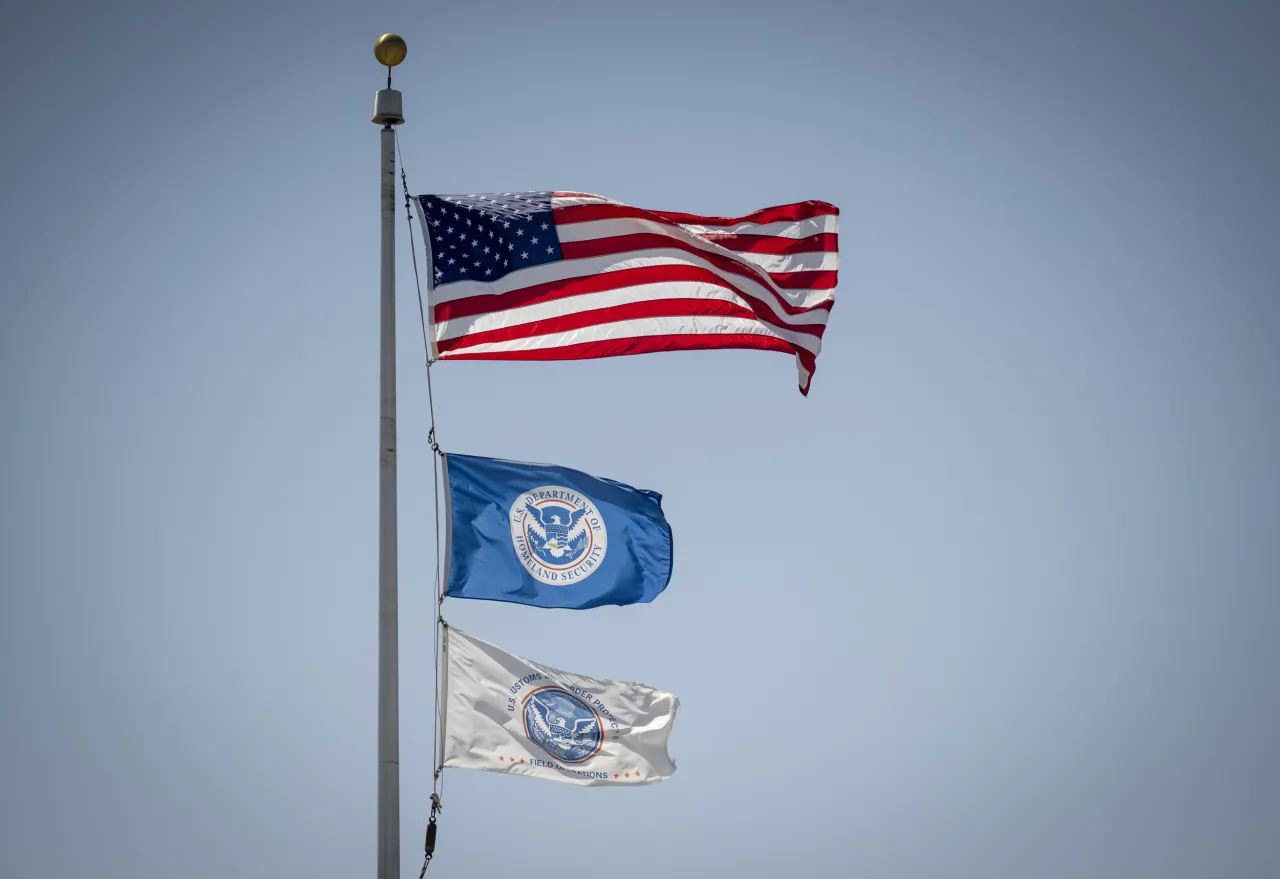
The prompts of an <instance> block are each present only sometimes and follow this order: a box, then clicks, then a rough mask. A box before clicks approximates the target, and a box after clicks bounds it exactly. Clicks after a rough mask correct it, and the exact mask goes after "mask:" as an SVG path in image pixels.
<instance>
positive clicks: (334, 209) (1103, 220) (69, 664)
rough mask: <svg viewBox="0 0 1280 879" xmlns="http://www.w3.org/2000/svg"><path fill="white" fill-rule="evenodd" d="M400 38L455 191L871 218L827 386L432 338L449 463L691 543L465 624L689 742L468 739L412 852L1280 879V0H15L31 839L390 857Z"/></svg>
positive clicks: (347, 870) (9, 574) (848, 277)
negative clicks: (514, 758) (594, 681)
mask: <svg viewBox="0 0 1280 879" xmlns="http://www.w3.org/2000/svg"><path fill="white" fill-rule="evenodd" d="M390 30H394V31H397V32H399V33H401V34H403V35H404V36H405V37H406V39H407V40H408V43H409V56H408V59H407V61H406V62H405V63H404V65H403V66H401V67H400V68H399V69H398V71H397V75H396V85H397V87H398V88H400V89H401V90H403V92H404V96H405V112H406V115H407V117H408V123H407V124H406V125H404V126H403V127H402V128H401V130H400V132H401V137H402V142H403V145H404V154H405V160H406V163H407V165H408V172H409V180H410V184H411V186H412V187H413V188H414V189H415V190H416V191H425V192H479V191H490V190H513V189H544V188H545V189H556V188H563V189H578V190H586V191H592V192H599V193H602V194H605V195H608V196H611V197H613V198H617V199H621V200H623V201H627V202H630V203H633V204H637V205H640V206H644V207H655V208H661V209H666V210H678V211H690V212H702V213H710V214H734V213H742V212H747V211H750V210H753V209H755V208H759V207H764V206H767V205H773V204H779V203H785V202H790V201H797V200H801V199H808V198H818V199H825V200H828V201H831V202H834V203H836V204H837V205H839V206H840V208H841V210H842V230H841V231H842V235H841V251H842V254H841V255H842V264H843V265H842V271H841V282H840V286H839V289H838V291H837V305H836V307H835V310H834V313H833V315H832V319H831V324H830V328H829V331H828V332H827V335H826V340H825V341H826V347H825V349H824V351H823V353H822V355H821V357H820V359H819V361H818V371H817V375H816V377H815V379H814V384H813V392H812V394H811V396H810V397H809V398H808V399H807V400H806V399H803V398H802V397H801V396H800V394H799V393H798V392H797V391H796V387H795V383H796V378H795V368H794V365H793V362H792V360H791V359H790V358H789V357H786V356H782V355H778V354H769V353H759V352H712V353H687V354H664V355H652V356H648V357H636V358H618V359H613V360H599V361H588V362H580V363H563V364H517V363H491V364H484V363H444V364H441V365H440V366H439V368H438V369H436V370H435V375H436V378H437V384H436V401H437V410H438V412H437V414H438V420H439V426H440V437H441V440H442V442H443V444H444V446H445V447H446V448H447V449H450V450H455V451H459V452H466V453H471V454H481V455H495V456H501V457H512V458H519V459H523V460H533V461H547V462H554V463H559V464H564V465H568V466H573V467H578V468H580V469H584V470H587V471H589V472H593V473H596V474H599V475H603V476H609V477H613V478H616V479H621V480H623V481H626V482H629V483H631V484H634V485H637V486H642V487H646V488H653V489H657V490H659V491H661V492H663V493H664V495H665V506H666V509H667V512H668V515H669V518H670V520H671V522H672V524H673V527H674V530H675V535H676V547H677V551H676V566H675V576H674V579H673V582H672V583H671V585H670V587H669V588H668V590H667V592H666V593H665V594H663V595H662V596H661V597H660V598H659V599H658V600H657V601H656V602H654V603H653V604H650V605H644V606H637V607H628V608H605V609H599V610H593V611H584V612H572V611H546V610H536V609H529V608H522V607H516V606H510V605H499V604H491V603H470V604H469V603H466V602H461V601H456V600H451V601H449V602H447V603H446V615H447V616H448V617H449V619H450V620H451V621H452V622H453V623H454V624H456V625H457V626H459V627H460V628H463V629H466V630H468V631H471V632H472V633H474V634H476V635H477V636H479V637H482V638H485V639H487V640H491V641H494V642H496V643H498V644H500V645H501V646H503V647H505V648H507V649H509V650H511V651H513V652H516V653H519V654H523V655H527V656H529V657H531V658H534V659H536V660H538V661H541V662H545V663H548V664H551V665H555V666H559V667H563V668H568V669H572V670H574V671H579V672H582V673H585V674H591V675H597V676H603V677H616V678H625V679H632V680H642V681H645V682H648V683H652V684H654V685H656V686H659V687H662V688H664V689H667V690H670V691H672V692H675V693H677V694H678V695H679V696H680V697H681V699H682V708H681V713H680V716H679V719H678V721H677V724H676V729H675V732H674V734H673V736H672V739H671V750H672V753H673V755H674V756H675V758H676V760H677V762H678V763H679V765H680V769H679V772H678V773H677V774H676V775H675V777H674V778H673V779H672V780H671V781H670V782H668V783H664V784H661V785H655V786H652V787H648V788H643V789H601V790H593V789H580V788H575V787H570V786H567V785H558V784H552V783H547V782H540V781H533V780H527V779H520V778H509V777H502V776H498V775H492V774H489V773H481V772H464V771H454V772H452V773H449V774H448V776H447V781H446V787H445V794H444V803H445V811H444V814H443V816H442V819H441V827H440V842H439V847H438V856H437V858H436V861H435V862H434V865H433V867H432V871H431V872H430V873H429V874H428V876H436V877H448V876H456V877H463V876H489V875H517V874H518V875H521V876H527V877H536V879H541V877H547V879H551V877H555V879H563V877H564V876H566V875H601V876H608V877H612V879H624V877H640V876H645V877H650V876H654V875H666V876H700V875H713V876H716V875H718V876H734V877H766V876H779V875H783V876H827V875H831V876H840V875H850V876H852V875H856V876H859V877H911V879H933V877H938V879H954V877H981V879H990V877H1011V879H1023V877H1036V879H1078V877H1082V876H1088V877H1097V879H1104V877H1117V879H1119V877H1125V879H1128V877H1133V876H1160V877H1162V879H1180V877H1188V879H1192V877H1194V879H1200V877H1205V876H1224V877H1232V879H1255V877H1256V879H1274V877H1275V876H1277V875H1280V831H1278V828H1280V764H1278V762H1277V757H1276V744H1277V742H1280V685H1278V684H1277V680H1276V674H1277V669H1280V640H1278V639H1277V634H1276V629H1277V624H1278V623H1280V463H1278V461H1277V450H1280V391H1278V389H1277V386H1278V380H1280V347H1278V346H1280V333H1278V331H1280V289H1278V284H1277V277H1280V247H1278V246H1277V245H1278V243H1280V171H1278V170H1277V158H1276V157H1277V156H1280V101H1278V100H1277V95H1278V94H1280V60H1278V59H1280V55H1277V51H1276V46H1277V44H1278V43H1280V7H1277V6H1276V4H1275V3H1271V2H1256V3H1244V2H1216V3H1190V2H1165V3H1154V2H1149V3H1139V2H1121V0H1107V2H1058V3H1039V2H1012V0H1010V2H995V0H978V2H965V3H959V2H942V0H938V2H931V3H929V2H914V3H883V4H868V3H859V2H848V3H836V2H828V3H821V2H794V3H787V4H781V3H773V4H767V5H766V4H761V3H745V2H744V3H706V2H680V3H666V2H647V3H605V2H595V3H567V2H542V3H514V2H507V3H502V2H496V3H483V4H482V3H453V4H441V3H427V2H417V3H395V4H377V5H374V4H356V3H347V4H338V3H334V2H331V0H318V2H308V3H298V4H294V5H286V4H280V3H247V2H221V3H205V4H185V3H149V4H148V3H136V2H122V3H107V4H104V3H87V2H83V0H80V2H57V0H51V2H42V3H25V4H17V3H8V4H6V6H5V9H4V17H3V26H2V27H0V43H2V46H0V49H2V51H0V100H3V118H4V120H5V124H4V126H3V128H2V129H0V150H2V154H3V165H2V167H3V172H2V177H0V181H2V186H3V189H2V197H0V219H2V221H3V229H4V232H3V235H0V280H2V288H0V292H2V293H3V312H2V313H0V314H2V317H0V370H2V371H0V379H2V381H0V413H2V415H0V417H2V418H3V422H2V424H3V430H0V491H2V502H3V506H2V508H0V512H2V514H3V519H2V520H0V521H3V528H2V529H0V582H2V585H3V592H2V593H0V600H2V602H3V603H2V605H0V875H3V876H5V877H13V879H28V877H30V879H62V877H83V876H94V877H102V879H114V877H121V879H126V877H127V879H153V877H155V879H159V877H164V879H169V877H173V876H186V877H231V876H236V877H268V876H282V875H290V876H307V877H350V876H372V875H373V870H374V856H375V842H376V839H375V815H376V809H375V804H376V798H375V781H376V740H375V728H376V677H377V668H376V657H377V645H376V641H377V589H376V584H377V577H376V561H377V545H376V537H377V521H376V511H377V437H378V335H377V333H378V131H377V127H376V126H374V125H371V124H370V122H369V116H370V115H371V113H372V108H373V94H374V91H375V90H376V89H378V88H379V87H381V85H382V83H383V78H384V77H383V72H382V71H381V69H380V68H379V67H378V66H377V65H376V63H375V61H374V59H373V56H372V45H373V42H374V40H375V39H376V38H377V37H378V35H379V34H381V33H383V32H385V31H390ZM398 231H399V233H400V236H401V237H400V243H399V250H398V257H399V281H400V288H399V307H400V316H401V322H400V334H399V344H400V359H399V366H400V389H401V396H400V415H401V418H400V437H401V439H400V451H401V458H400V462H401V470H400V477H401V481H400V491H401V494H400V497H401V505H400V510H401V519H400V540H401V544H400V545H401V548H402V551H401V567H400V572H401V578H400V584H401V595H402V606H401V626H402V629H401V637H402V642H401V643H402V651H401V660H402V678H401V680H402V720H403V725H402V745H401V747H402V750H401V753H402V761H403V766H402V786H403V817H404V823H403V839H404V854H403V868H404V875H405V876H416V875H417V870H418V868H419V865H420V852H421V834H422V828H423V826H424V822H425V819H426V816H427V795H428V793H429V791H430V780H429V777H430V769H431V759H430V754H429V749H430V723H429V718H430V711H429V706H430V699H431V689H430V677H431V675H430V665H431V662H430V652H431V651H430V643H431V642H430V633H431V629H430V626H431V620H432V607H431V604H432V599H431V595H430V591H431V586H430V572H431V567H432V563H433V558H432V550H431V541H430V535H431V531H432V518H431V478H430V456H429V451H428V448H427V441H426V440H427V437H426V435H427V420H426V396H425V392H426V387H425V381H424V370H423V355H422V350H421V340H420V331H419V328H418V324H417V309H416V303H415V301H414V296H413V275H412V271H411V264H410V254H409V248H408V244H407V239H406V238H405V228H404V224H403V222H401V223H400V227H399V230H398ZM420 240H421V239H420V238H419V241H420Z"/></svg>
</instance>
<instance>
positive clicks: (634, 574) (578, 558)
mask: <svg viewBox="0 0 1280 879" xmlns="http://www.w3.org/2000/svg"><path fill="white" fill-rule="evenodd" d="M444 460H445V465H444V466H445V476H446V484H447V486H448V495H447V510H448V522H449V536H448V544H449V549H448V561H447V562H446V564H447V568H446V572H445V581H446V583H447V586H446V588H445V595H448V596H450V597H452V598H485V599H488V600H490V601H512V602H515V603H517V604H531V605H534V606H535V607H570V608H579V609H581V608H587V607H598V606H600V605H602V604H636V603H638V602H645V601H653V599H654V598H656V597H657V595H658V593H660V592H661V591H662V590H663V589H665V588H667V583H668V582H669V581H670V580H671V526H669V525H668V524H667V520H666V518H665V517H664V516H663V515H662V495H660V494H658V493H657V492H655V491H645V490H643V489H639V488H632V487H631V486H629V485H624V484H622V483H621V482H614V481H613V480H611V479H598V478H596V477H594V476H588V475H587V474H586V473H582V472H580V471H578V470H570V469H568V468H567V467H555V466H552V465H550V464H524V463H521V462H517V461H502V460H498V459H496V458H477V457H474V456H471V455H446V456H445V459H444Z"/></svg>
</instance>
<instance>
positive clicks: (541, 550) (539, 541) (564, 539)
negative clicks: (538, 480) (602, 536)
mask: <svg viewBox="0 0 1280 879" xmlns="http://www.w3.org/2000/svg"><path fill="white" fill-rule="evenodd" d="M524 508H525V511H526V512H528V514H529V516H528V518H526V519H525V520H524V521H525V526H524V530H525V539H526V540H528V541H529V549H530V550H531V551H532V552H533V554H534V555H536V556H537V557H538V558H539V559H541V560H542V561H543V562H544V563H545V564H548V565H555V566H556V567H562V566H564V565H571V564H573V563H574V562H576V561H577V560H578V558H579V557H580V556H581V555H582V554H583V553H584V552H586V551H587V544H588V543H589V542H590V539H591V538H590V535H589V534H588V533H587V525H586V523H585V522H583V521H582V518H583V517H584V516H585V515H586V514H587V511H586V509H585V508H583V509H580V510H575V509H572V508H571V507H566V506H562V505H561V504H543V505H542V506H540V507H539V506H534V505H533V504H531V503H529V502H528V501H525V503H524Z"/></svg>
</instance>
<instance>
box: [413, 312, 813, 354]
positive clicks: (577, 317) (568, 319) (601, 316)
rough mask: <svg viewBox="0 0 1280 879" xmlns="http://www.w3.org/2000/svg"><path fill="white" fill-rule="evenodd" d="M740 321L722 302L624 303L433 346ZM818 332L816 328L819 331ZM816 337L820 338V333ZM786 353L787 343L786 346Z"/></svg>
mask: <svg viewBox="0 0 1280 879" xmlns="http://www.w3.org/2000/svg"><path fill="white" fill-rule="evenodd" d="M700 316H709V317H740V318H745V319H746V320H751V321H754V320H756V319H757V318H756V316H755V314H754V313H753V312H752V311H751V310H750V309H747V308H743V307H742V306H741V305H738V304H737V303H735V302H725V301H724V300H723V299H656V300H651V301H647V302H628V303H626V304H625V305H611V306H609V307H608V308H597V309H594V310H592V311H578V312H574V313H573V314H564V315H557V316H555V317H548V318H544V319H542V320H535V321H530V322H529V323H525V324H517V325H516V326H511V327H501V328H500V329H496V330H485V331H482V332H476V333H467V334H466V335H465V336H460V337H458V338H456V339H442V340H441V341H439V342H437V343H436V347H437V349H438V350H439V351H440V352H441V353H443V352H445V351H452V350H453V349H455V348H458V347H460V346H461V347H468V348H469V347H471V346H472V345H484V344H487V343H489V342H510V341H511V340H513V339H528V338H530V337H532V336H546V335H550V334H551V333H567V332H570V331H572V330H580V329H582V328H583V327H594V326H600V325H601V324H611V323H618V322H620V321H624V320H638V319H641V318H646V317H700ZM819 329H820V328H819ZM817 335H819V336H820V335H821V334H820V333H819V334H817ZM788 346H789V347H788V350H790V343H788Z"/></svg>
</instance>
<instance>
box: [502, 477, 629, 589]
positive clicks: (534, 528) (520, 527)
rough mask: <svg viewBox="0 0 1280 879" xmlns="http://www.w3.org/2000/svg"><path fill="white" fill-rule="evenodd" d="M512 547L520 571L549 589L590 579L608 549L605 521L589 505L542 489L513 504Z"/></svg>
mask: <svg viewBox="0 0 1280 879" xmlns="http://www.w3.org/2000/svg"><path fill="white" fill-rule="evenodd" d="M511 543H512V544H513V545H514V546H515V549H516V555H517V556H518V557H519V559H520V563H521V564H522V565H524V569H525V570H526V571H528V572H529V574H530V575H531V576H533V577H535V578H536V579H538V580H541V581H542V582H543V583H547V584H549V585H552V586H567V585H569V584H571V583H574V582H576V581H578V580H582V579H584V578H586V577H590V576H591V575H592V574H594V573H595V572H596V570H597V569H598V568H599V567H600V563H601V562H602V561H604V554H605V550H606V549H608V546H609V540H608V534H607V533H606V531H605V527H604V517H603V516H601V515H600V511H599V510H597V509H596V507H595V505H594V504H593V503H591V499H590V498H588V497H586V496H584V495H582V494H581V493H579V492H576V491H574V490H573V489H570V488H565V487H564V486H562V485H541V486H539V487H537V488H531V489H529V490H528V491H526V492H523V493H522V494H520V495H519V496H518V497H517V498H516V500H515V503H513V504H512V505H511Z"/></svg>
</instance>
